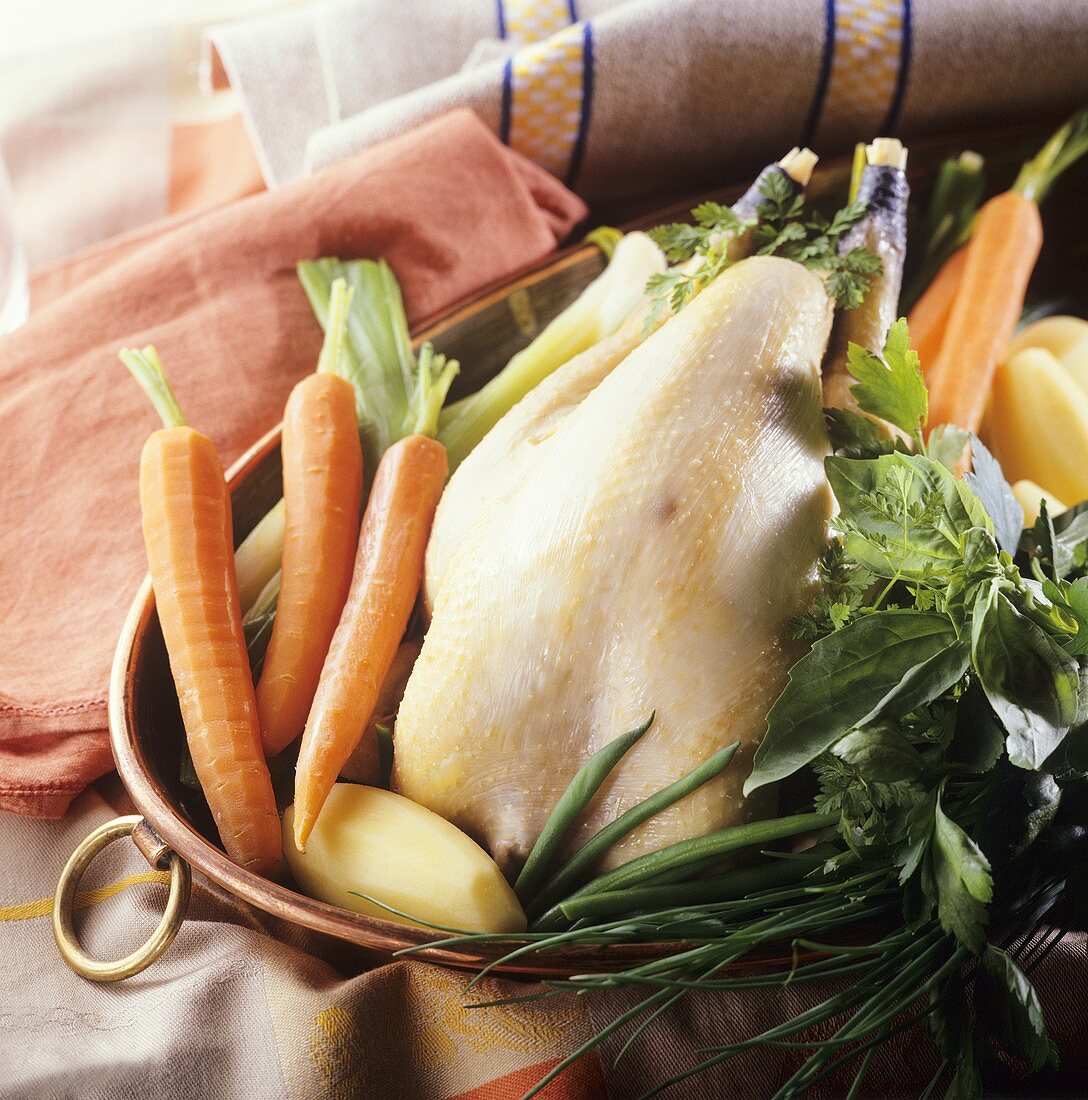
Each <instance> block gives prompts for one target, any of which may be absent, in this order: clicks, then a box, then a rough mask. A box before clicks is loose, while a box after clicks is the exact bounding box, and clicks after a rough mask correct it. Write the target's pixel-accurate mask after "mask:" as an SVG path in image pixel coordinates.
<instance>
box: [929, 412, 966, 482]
mask: <svg viewBox="0 0 1088 1100" xmlns="http://www.w3.org/2000/svg"><path fill="white" fill-rule="evenodd" d="M970 437H971V433H970V432H965V431H964V430H963V429H962V428H957V427H956V426H955V425H954V424H938V425H937V427H935V428H934V429H933V431H931V432H930V433H929V439H928V440H926V454H927V455H929V457H930V458H932V459H933V461H934V462H939V463H940V464H941V465H942V466H945V467H947V468H948V469H949V470H951V471H952V473H953V474H955V473H956V472H957V469H958V467H959V464H960V462H961V461H962V459H963V451H964V448H965V447H966V446H967V442H968V440H969V439H970Z"/></svg>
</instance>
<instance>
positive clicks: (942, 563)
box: [824, 452, 992, 581]
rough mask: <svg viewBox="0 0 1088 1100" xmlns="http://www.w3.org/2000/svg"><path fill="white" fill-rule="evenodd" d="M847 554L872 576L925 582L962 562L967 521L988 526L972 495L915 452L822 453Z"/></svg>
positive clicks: (985, 527) (989, 529)
mask: <svg viewBox="0 0 1088 1100" xmlns="http://www.w3.org/2000/svg"><path fill="white" fill-rule="evenodd" d="M824 468H825V469H826V470H827V476H828V480H829V481H830V482H831V488H832V489H833V490H834V492H835V497H836V499H837V500H838V502H839V509H840V515H839V520H838V522H839V526H840V527H841V528H842V530H843V532H844V539H845V544H846V550H847V552H848V553H849V554H850V555H851V556H852V557H854V558H856V559H857V560H858V561H859V562H861V563H862V564H863V565H865V566H866V567H867V568H868V569H870V570H871V571H872V572H873V573H875V574H877V576H881V577H899V578H902V579H904V580H910V581H931V580H934V579H937V580H939V579H941V578H944V577H946V576H947V574H948V572H949V570H950V569H952V568H953V567H955V566H958V565H959V563H960V562H962V560H963V551H962V539H963V536H964V535H965V534H966V532H967V531H969V530H970V529H971V528H972V527H981V528H983V530H985V531H988V532H989V531H992V524H991V523H990V517H989V516H988V515H987V514H986V509H985V508H983V506H982V503H981V502H980V501H979V499H978V498H977V497H976V496H975V495H974V493H972V492H971V491H970V489H968V488H967V486H966V485H964V483H963V482H962V481H960V480H959V479H957V478H954V477H953V476H952V475H951V474H950V473H949V472H948V470H946V469H945V467H944V466H941V465H940V464H939V463H937V462H934V461H933V460H932V459H929V458H925V457H924V456H922V455H906V454H900V453H898V452H896V453H895V454H890V455H882V456H881V457H879V458H873V459H853V458H837V457H833V458H828V459H825V461H824Z"/></svg>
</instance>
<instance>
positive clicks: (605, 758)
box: [514, 714, 654, 905]
mask: <svg viewBox="0 0 1088 1100" xmlns="http://www.w3.org/2000/svg"><path fill="white" fill-rule="evenodd" d="M653 723H654V715H653V714H651V715H650V717H649V718H647V719H646V721H645V722H643V723H642V725H641V726H638V727H637V728H636V729H633V730H631V731H630V732H629V733H625V734H623V735H622V736H620V737H617V738H616V739H615V740H614V741H610V742H609V743H608V744H607V745H605V747H604V748H603V749H601V750H600V752H596V753H594V754H593V755H592V756H591V757H590V758H589V759H588V760H587V761H586V762H585V763H584V764H583V765H582V766H581V767H580V768H579V769H578V773H577V775H575V777H574V778H573V779H572V780H571V781H570V784H569V785H568V786H567V789H566V790H565V791H564V792H563V794H562V795H561V797H560V799H559V801H558V802H557V803H556V804H555V809H553V810H552V812H551V814H550V815H549V816H548V820H547V821H546V822H545V823H544V828H543V829H541V831H540V836H538V837H537V840H536V843H535V844H534V845H533V850H532V851H531V852H530V853H529V858H528V859H527V860H526V861H525V866H524V867H522V869H521V874H520V875H518V879H517V882H515V883H514V893H516V894H517V896H518V898H519V900H520V901H521V902H522V904H523V905H524V904H525V899H526V898H530V897H532V895H533V893H534V892H535V891H536V889H537V887H538V886H539V885H540V881H541V879H543V877H544V876H545V875H546V874H547V873H548V866H549V864H550V863H551V861H552V859H553V858H554V857H555V853H556V851H558V849H559V845H560V844H561V843H562V842H563V837H564V836H566V834H567V831H568V830H569V829H570V827H571V826H572V825H573V824H574V822H575V820H576V819H577V817H578V815H579V814H580V813H581V812H582V811H583V810H584V809H585V808H586V804H587V803H588V802H589V800H590V799H591V798H592V797H593V796H594V795H595V794H596V793H597V791H598V790H599V789H600V786H601V784H602V783H603V782H604V781H605V780H606V779H607V778H608V774H609V772H611V771H612V769H613V768H614V767H615V766H616V765H617V764H618V763H619V762H620V759H621V758H622V757H623V756H624V754H625V753H626V752H627V750H628V749H630V748H631V747H632V745H634V744H635V742H636V741H638V740H639V738H640V737H642V735H643V734H644V733H645V732H646V731H647V730H648V729H649V728H650V727H651V726H652V725H653Z"/></svg>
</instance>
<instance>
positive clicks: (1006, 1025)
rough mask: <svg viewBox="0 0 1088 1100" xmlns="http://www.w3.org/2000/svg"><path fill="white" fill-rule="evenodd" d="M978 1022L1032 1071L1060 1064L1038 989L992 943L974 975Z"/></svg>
mask: <svg viewBox="0 0 1088 1100" xmlns="http://www.w3.org/2000/svg"><path fill="white" fill-rule="evenodd" d="M975 1005H976V1007H977V1010H978V1018H979V1022H980V1023H981V1024H982V1025H983V1026H984V1027H985V1028H986V1029H987V1030H988V1031H989V1032H990V1034H991V1035H992V1036H993V1037H994V1038H995V1039H996V1040H997V1041H998V1042H999V1043H1000V1044H1001V1046H1003V1047H1004V1048H1005V1050H1006V1051H1007V1052H1008V1053H1009V1054H1011V1055H1013V1057H1015V1058H1021V1059H1023V1060H1024V1061H1025V1062H1027V1063H1028V1066H1029V1068H1030V1069H1031V1070H1032V1071H1035V1070H1037V1069H1041V1068H1042V1067H1043V1066H1045V1065H1047V1063H1050V1064H1051V1065H1055V1064H1056V1063H1057V1057H1056V1051H1055V1049H1054V1045H1053V1044H1052V1043H1051V1042H1050V1039H1049V1038H1047V1033H1046V1021H1045V1020H1044V1019H1043V1009H1042V1006H1041V1005H1040V1004H1039V997H1038V995H1037V994H1036V992H1035V988H1034V987H1033V986H1032V984H1031V982H1030V981H1028V979H1027V976H1026V975H1025V974H1024V972H1023V971H1022V970H1021V969H1020V968H1019V967H1018V966H1017V965H1016V963H1014V962H1013V961H1012V959H1010V958H1009V956H1008V955H1006V954H1005V952H1004V951H1002V950H1000V949H999V948H997V947H994V945H993V944H987V945H986V951H985V953H984V954H983V956H982V960H981V965H980V966H979V968H978V972H977V974H976V976H975Z"/></svg>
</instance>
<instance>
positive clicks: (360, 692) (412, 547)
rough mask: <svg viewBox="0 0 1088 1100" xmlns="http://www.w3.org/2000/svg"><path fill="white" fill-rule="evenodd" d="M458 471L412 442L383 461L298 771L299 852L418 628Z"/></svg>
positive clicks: (436, 448) (429, 445)
mask: <svg viewBox="0 0 1088 1100" xmlns="http://www.w3.org/2000/svg"><path fill="white" fill-rule="evenodd" d="M447 472H448V462H447V459H446V449H445V448H444V447H443V446H442V444H441V443H438V442H436V441H435V440H434V439H432V438H430V437H429V436H425V435H409V436H406V437H405V438H404V439H402V440H400V441H399V442H398V443H394V444H393V446H392V447H390V448H389V449H388V450H387V451H386V452H385V454H384V455H383V457H382V460H381V463H380V464H379V466H378V472H377V474H376V475H375V478H374V487H373V489H372V490H371V493H370V500H369V502H368V503H367V506H366V514H365V515H364V517H363V526H362V531H361V532H360V535H359V549H358V551H357V554H356V559H355V573H354V575H353V576H352V579H351V591H350V592H349V594H348V600H347V603H346V604H345V606H344V612H343V615H342V616H341V617H340V624H339V626H337V628H336V633H335V634H334V635H333V639H332V645H331V646H330V647H329V653H328V656H327V657H326V659H325V666H324V668H323V669H322V670H321V682H320V684H319V685H318V689H317V695H316V696H315V698H314V705H313V709H312V710H311V711H310V717H309V719H308V720H307V722H306V730H305V732H304V733H303V735H302V748H301V750H300V752H299V757H298V765H297V769H296V772H295V843H296V844H297V846H298V848H299V850H300V851H305V848H306V841H307V839H308V838H309V835H310V831H311V830H312V829H313V826H314V822H315V821H316V820H317V815H318V814H319V813H320V812H321V807H322V806H323V805H324V803H325V799H326V798H327V797H328V794H329V791H330V790H332V787H333V784H334V783H335V782H336V778H337V776H338V775H339V773H340V769H341V768H342V767H343V766H344V762H345V761H346V760H347V758H348V757H349V756H350V755H351V753H352V751H353V750H354V749H355V746H356V745H357V744H358V743H359V740H360V738H361V737H362V735H363V731H364V730H365V729H366V726H367V722H368V721H369V719H370V716H371V714H372V712H373V710H374V706H375V703H376V702H377V699H378V693H379V691H380V690H381V686H382V683H383V681H384V680H385V678H386V675H387V674H388V672H389V668H390V666H391V665H392V663H393V658H394V656H395V655H396V652H397V647H398V646H399V645H400V641H401V638H402V637H403V635H404V631H405V629H406V628H407V626H408V619H409V617H410V616H411V614H412V608H413V606H414V605H415V601H416V595H417V594H418V592H419V585H420V582H421V580H422V578H423V554H424V551H425V550H426V547H427V539H428V537H429V536H430V531H431V523H432V521H433V519H434V512H435V509H436V508H437V507H438V498H439V497H440V496H441V495H442V488H443V486H444V485H445V481H446V475H447Z"/></svg>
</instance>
